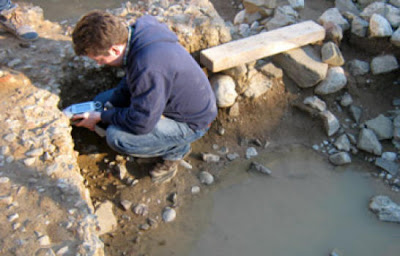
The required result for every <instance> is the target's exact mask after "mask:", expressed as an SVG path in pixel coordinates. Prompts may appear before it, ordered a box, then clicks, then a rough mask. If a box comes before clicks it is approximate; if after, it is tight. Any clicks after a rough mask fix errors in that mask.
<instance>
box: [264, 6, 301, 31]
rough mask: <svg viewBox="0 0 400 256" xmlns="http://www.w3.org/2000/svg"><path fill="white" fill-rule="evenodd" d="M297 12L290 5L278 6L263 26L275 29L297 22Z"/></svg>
mask: <svg viewBox="0 0 400 256" xmlns="http://www.w3.org/2000/svg"><path fill="white" fill-rule="evenodd" d="M298 17H299V14H298V13H297V12H296V10H294V9H293V8H292V7H291V6H290V5H285V6H279V7H278V8H276V9H275V12H274V17H272V19H270V20H269V21H268V22H267V24H265V27H266V28H267V29H268V30H273V29H277V28H280V27H284V26H287V25H291V24H294V23H296V22H297V18H298Z"/></svg>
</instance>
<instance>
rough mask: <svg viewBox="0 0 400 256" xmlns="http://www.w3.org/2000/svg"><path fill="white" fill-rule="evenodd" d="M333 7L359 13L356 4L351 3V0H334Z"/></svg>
mask: <svg viewBox="0 0 400 256" xmlns="http://www.w3.org/2000/svg"><path fill="white" fill-rule="evenodd" d="M335 7H336V8H337V9H338V10H339V11H340V12H341V13H346V12H351V13H353V14H355V15H359V14H360V10H358V8H357V6H356V5H355V4H354V3H353V1H352V0H336V1H335Z"/></svg>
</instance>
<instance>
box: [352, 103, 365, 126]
mask: <svg viewBox="0 0 400 256" xmlns="http://www.w3.org/2000/svg"><path fill="white" fill-rule="evenodd" d="M349 112H350V115H351V117H352V118H353V119H354V121H355V122H356V123H359V122H360V120H361V115H362V112H363V109H362V108H361V107H359V106H355V105H351V106H350V108H349Z"/></svg>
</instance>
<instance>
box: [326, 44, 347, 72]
mask: <svg viewBox="0 0 400 256" xmlns="http://www.w3.org/2000/svg"><path fill="white" fill-rule="evenodd" d="M321 56H322V61H323V62H325V63H327V64H329V65H331V66H342V65H343V64H344V58H343V55H342V52H341V51H340V49H339V47H338V46H337V45H336V44H335V43H333V42H327V43H325V44H324V45H323V46H322V49H321ZM328 72H329V71H328Z"/></svg>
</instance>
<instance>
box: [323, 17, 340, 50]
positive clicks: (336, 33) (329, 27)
mask: <svg viewBox="0 0 400 256" xmlns="http://www.w3.org/2000/svg"><path fill="white" fill-rule="evenodd" d="M323 27H324V29H325V41H332V42H334V43H335V44H337V45H340V43H341V42H342V39H343V29H342V27H341V26H340V25H338V24H336V23H333V22H331V21H329V22H327V23H324V24H323Z"/></svg>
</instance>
